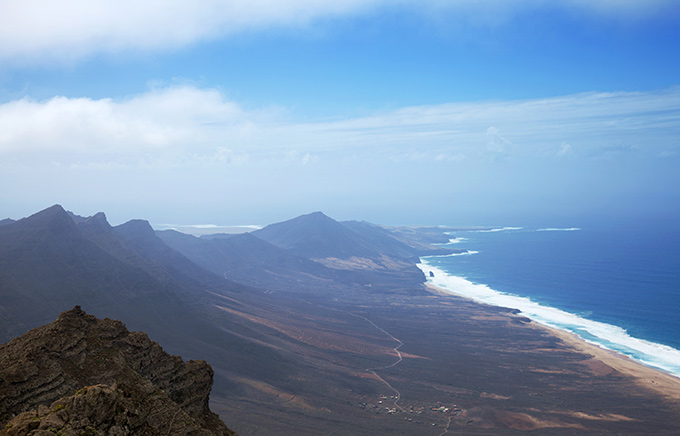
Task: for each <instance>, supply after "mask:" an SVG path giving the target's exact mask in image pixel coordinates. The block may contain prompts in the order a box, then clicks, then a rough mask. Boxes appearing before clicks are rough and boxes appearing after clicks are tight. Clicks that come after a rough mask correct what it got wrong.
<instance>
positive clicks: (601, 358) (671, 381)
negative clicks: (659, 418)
mask: <svg viewBox="0 0 680 436" xmlns="http://www.w3.org/2000/svg"><path fill="white" fill-rule="evenodd" d="M424 286H425V288H426V289H427V290H428V291H429V292H431V293H432V294H434V295H437V296H440V297H450V296H454V297H457V298H463V299H465V300H467V301H470V302H473V303H475V304H478V305H480V306H490V307H501V306H493V305H489V304H487V303H483V302H480V301H475V300H474V299H473V298H470V297H468V296H465V295H462V294H457V293H455V292H452V291H450V290H447V289H443V288H441V287H439V286H437V285H434V284H432V283H431V282H430V281H427V282H426V283H425V284H424ZM508 309H513V308H508ZM513 310H515V309H513ZM508 316H521V317H522V318H527V319H530V318H528V317H526V316H525V315H510V314H509V315H508ZM525 325H526V327H527V328H531V329H534V330H540V331H543V332H547V333H548V334H549V335H552V336H554V337H557V338H558V339H559V340H560V341H562V343H563V344H564V346H566V347H568V348H571V349H573V350H576V351H578V352H581V353H583V354H586V355H590V356H591V360H593V361H595V363H594V364H592V365H589V364H588V362H587V361H584V365H585V366H588V367H590V370H591V371H592V372H593V373H596V374H607V373H611V372H613V371H616V372H619V373H621V374H624V375H627V376H629V377H631V378H632V379H633V381H634V382H635V383H636V384H637V385H638V386H640V387H643V388H646V389H650V390H652V391H655V392H657V393H658V394H660V395H662V396H664V397H666V398H668V399H670V400H671V401H674V402H677V403H679V404H680V378H679V377H676V376H675V375H673V374H671V373H669V372H667V371H665V370H663V369H661V368H655V367H652V366H648V365H645V364H644V363H642V362H638V361H636V360H634V359H632V358H631V357H629V356H626V355H625V354H623V353H620V352H618V351H614V350H610V349H607V348H604V347H601V346H599V345H595V344H591V343H589V342H587V341H586V340H585V339H583V338H581V337H580V336H578V335H577V334H575V333H572V332H569V331H565V330H561V329H559V328H557V327H552V326H548V325H545V324H542V323H540V322H538V321H535V320H533V319H530V322H529V323H527V324H525ZM597 362H599V364H598V363H597ZM603 365H604V366H603Z"/></svg>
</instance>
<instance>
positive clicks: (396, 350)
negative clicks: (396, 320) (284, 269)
mask: <svg viewBox="0 0 680 436" xmlns="http://www.w3.org/2000/svg"><path fill="white" fill-rule="evenodd" d="M299 301H302V302H303V303H307V304H309V305H313V306H318V307H322V308H324V309H327V310H334V311H336V312H340V313H344V314H347V315H351V316H353V317H355V318H359V319H362V320H364V321H366V322H368V323H369V324H371V325H372V326H373V327H374V328H376V329H377V330H379V331H380V332H381V333H383V334H384V335H386V336H387V337H389V338H390V339H392V340H393V341H395V342H397V344H398V345H397V346H396V347H394V348H393V350H394V353H395V355H396V357H397V361H396V362H394V363H391V364H389V365H386V366H379V367H375V368H366V369H364V371H366V372H369V373H371V374H373V375H374V376H375V378H377V379H378V380H379V381H380V382H382V383H383V384H384V385H385V386H387V387H388V388H389V389H390V390H391V391H392V392H394V393H395V399H394V408H395V409H399V410H400V411H402V412H405V410H404V408H403V407H401V406H400V405H399V400H401V392H399V390H398V389H397V388H395V387H394V386H392V385H391V384H390V383H389V382H388V381H387V380H385V379H384V378H382V377H380V375H378V373H377V372H376V371H379V370H381V369H388V368H393V367H395V366H397V365H398V364H400V363H401V361H402V360H404V358H403V356H402V354H401V351H399V348H401V347H402V346H403V345H404V343H403V342H402V341H400V340H399V339H397V338H395V337H394V336H393V335H392V334H391V333H389V332H388V331H387V330H385V329H384V328H382V327H380V326H379V325H377V324H376V323H374V322H373V321H371V320H370V319H368V318H366V317H365V316H361V315H357V314H356V313H352V312H349V311H347V310H342V309H336V308H335V307H328V306H322V305H320V304H316V303H311V302H309V301H305V300H301V299H299Z"/></svg>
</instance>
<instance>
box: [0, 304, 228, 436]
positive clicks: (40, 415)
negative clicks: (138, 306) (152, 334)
mask: <svg viewBox="0 0 680 436" xmlns="http://www.w3.org/2000/svg"><path fill="white" fill-rule="evenodd" d="M212 381H213V370H212V368H211V367H210V365H208V364H207V363H206V362H205V361H193V360H191V361H188V362H184V361H183V360H182V359H181V358H180V357H179V356H171V355H169V354H167V353H166V352H165V351H163V349H162V348H161V347H160V345H158V344H157V343H155V342H153V341H151V340H150V339H149V338H148V336H147V335H146V334H145V333H140V332H130V331H128V330H127V329H126V328H125V325H123V323H121V322H120V321H115V320H110V319H103V320H101V319H97V318H95V317H94V316H92V315H88V314H86V313H85V312H83V311H82V310H81V309H80V307H78V306H76V307H75V308H74V309H72V310H69V311H67V312H63V313H62V314H61V315H60V316H59V318H58V319H57V320H56V321H54V322H53V323H51V324H48V325H45V326H43V327H39V328H36V329H33V330H31V331H30V332H28V333H26V334H24V335H23V336H21V337H19V338H16V339H13V340H12V341H10V342H9V343H7V344H2V345H0V423H6V425H5V424H3V425H2V427H0V435H4V434H7V435H15V434H16V435H19V434H21V435H23V434H35V435H38V434H44V435H47V434H62V435H67V434H93V435H94V434H97V433H99V434H120V435H124V434H150V435H151V434H161V433H162V434H192V435H193V434H196V435H200V434H205V435H210V434H214V435H225V436H226V435H234V434H235V433H234V432H232V431H231V430H229V429H228V428H227V427H226V426H225V425H224V423H222V421H220V419H219V418H218V417H217V415H215V414H214V413H212V412H211V411H210V409H209V407H208V399H209V394H210V390H211V388H212ZM33 409H36V410H33ZM24 412H25V413H24ZM16 415H18V416H16ZM8 421H9V422H8ZM45 432H49V433H45ZM59 432H61V433H59Z"/></svg>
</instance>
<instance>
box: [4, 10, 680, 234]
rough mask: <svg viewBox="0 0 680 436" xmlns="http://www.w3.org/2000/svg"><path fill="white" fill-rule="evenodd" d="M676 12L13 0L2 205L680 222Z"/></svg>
mask: <svg viewBox="0 0 680 436" xmlns="http://www.w3.org/2000/svg"><path fill="white" fill-rule="evenodd" d="M36 11H39V13H35V12H36ZM75 11H77V13H76V12H75ZM679 24H680V5H678V4H677V2H673V1H669V0H668V1H667V0H655V1H646V2H642V1H634V0H631V1H624V2H608V1H607V2H597V3H596V4H592V2H585V1H581V0H562V1H556V2H545V1H540V0H524V1H519V2H512V4H508V2H503V1H500V0H487V1H481V2H470V1H458V2H442V1H438V0H431V1H425V2H412V1H403V2H398V3H397V4H396V5H395V4H392V3H391V2H386V1H381V0H347V1H341V2H333V3H332V4H327V3H323V2H316V1H313V0H299V1H294V2H285V3H280V2H272V1H269V0H262V1H257V2H251V3H249V4H248V5H245V4H240V3H238V2H231V1H226V2H206V3H201V4H200V5H197V4H194V3H193V2H184V1H180V2H176V3H175V4H174V7H173V8H172V9H168V8H166V7H164V5H163V4H162V3H160V2H145V3H144V4H141V5H139V4H136V3H135V4H133V3H132V2H128V1H119V2H110V3H105V4H101V3H99V4H97V5H94V4H90V3H89V2H82V1H75V0H74V1H70V2H67V3H66V4H64V3H60V4H59V5H58V6H57V5H55V4H53V3H51V2H43V1H38V0H36V1H27V2H20V3H8V4H4V5H2V6H0V125H1V126H2V129H0V186H1V187H2V194H0V212H1V215H2V216H1V217H0V218H5V217H9V218H14V219H17V218H21V217H24V216H28V215H30V214H32V213H35V212H37V211H39V210H41V209H44V208H46V207H49V206H51V205H53V204H57V203H58V204H61V205H63V206H64V208H66V209H68V210H71V211H73V212H74V213H76V214H80V215H92V214H94V213H96V212H99V211H103V212H105V213H106V214H107V217H108V218H109V220H110V222H111V223H112V224H120V223H122V222H125V221H127V220H129V219H134V218H141V219H146V220H149V221H150V222H151V223H152V224H154V225H160V224H163V223H175V224H176V225H184V226H187V225H196V224H212V225H216V226H239V225H266V224H271V223H274V222H279V221H284V220H287V219H291V218H294V217H296V216H298V215H302V214H306V213H310V212H313V211H318V210H320V211H323V212H324V213H326V214H327V215H329V216H331V217H332V218H334V219H337V220H339V221H342V220H366V221H370V222H374V223H379V224H386V225H415V224H423V225H532V224H535V225H541V226H556V227H559V226H565V227H572V226H579V225H582V223H584V222H591V221H597V222H602V223H604V222H606V221H607V220H623V221H631V222H632V221H634V222H638V223H650V222H660V221H665V222H669V223H671V222H678V221H680V189H678V186H680V171H678V168H680V153H679V152H680V141H679V140H678V138H680V82H678V77H680V46H679V45H678V44H677V41H678V40H680V25H679Z"/></svg>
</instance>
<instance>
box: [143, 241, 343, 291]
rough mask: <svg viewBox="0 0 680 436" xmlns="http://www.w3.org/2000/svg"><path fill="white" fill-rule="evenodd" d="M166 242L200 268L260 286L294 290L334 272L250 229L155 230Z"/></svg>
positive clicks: (324, 281) (322, 280) (323, 281)
mask: <svg viewBox="0 0 680 436" xmlns="http://www.w3.org/2000/svg"><path fill="white" fill-rule="evenodd" d="M156 234H157V235H158V237H159V238H160V239H161V240H163V242H165V243H166V244H167V245H168V246H170V247H172V248H173V249H175V250H177V251H178V252H180V253H182V254H183V255H184V256H186V257H187V258H188V259H190V260H192V261H193V262H195V263H196V264H198V265H200V266H202V267H203V268H205V269H207V270H209V271H211V272H213V273H215V274H218V275H219V276H221V277H224V278H227V279H229V280H232V281H235V282H238V283H243V284H247V285H250V286H256V287H261V288H263V289H277V290H283V289H290V287H291V284H293V283H295V284H298V288H297V290H298V291H299V290H301V289H300V287H302V288H310V287H318V286H320V285H322V284H324V285H325V286H331V285H332V284H331V283H328V281H329V279H331V278H332V277H333V276H335V275H337V274H335V272H334V271H332V270H329V269H328V268H326V267H324V266H323V265H321V264H319V263H317V262H314V261H312V260H309V259H307V258H303V257H300V256H296V255H294V254H292V253H290V252H289V251H286V250H284V249H281V248H279V247H276V246H274V245H272V244H270V243H268V242H266V241H263V240H262V239H260V238H257V237H255V236H253V235H251V234H249V233H243V234H238V235H232V236H231V237H229V238H223V237H219V238H214V239H209V238H197V237H194V236H191V235H187V234H184V233H180V232H177V231H174V230H163V231H158V232H156Z"/></svg>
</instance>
